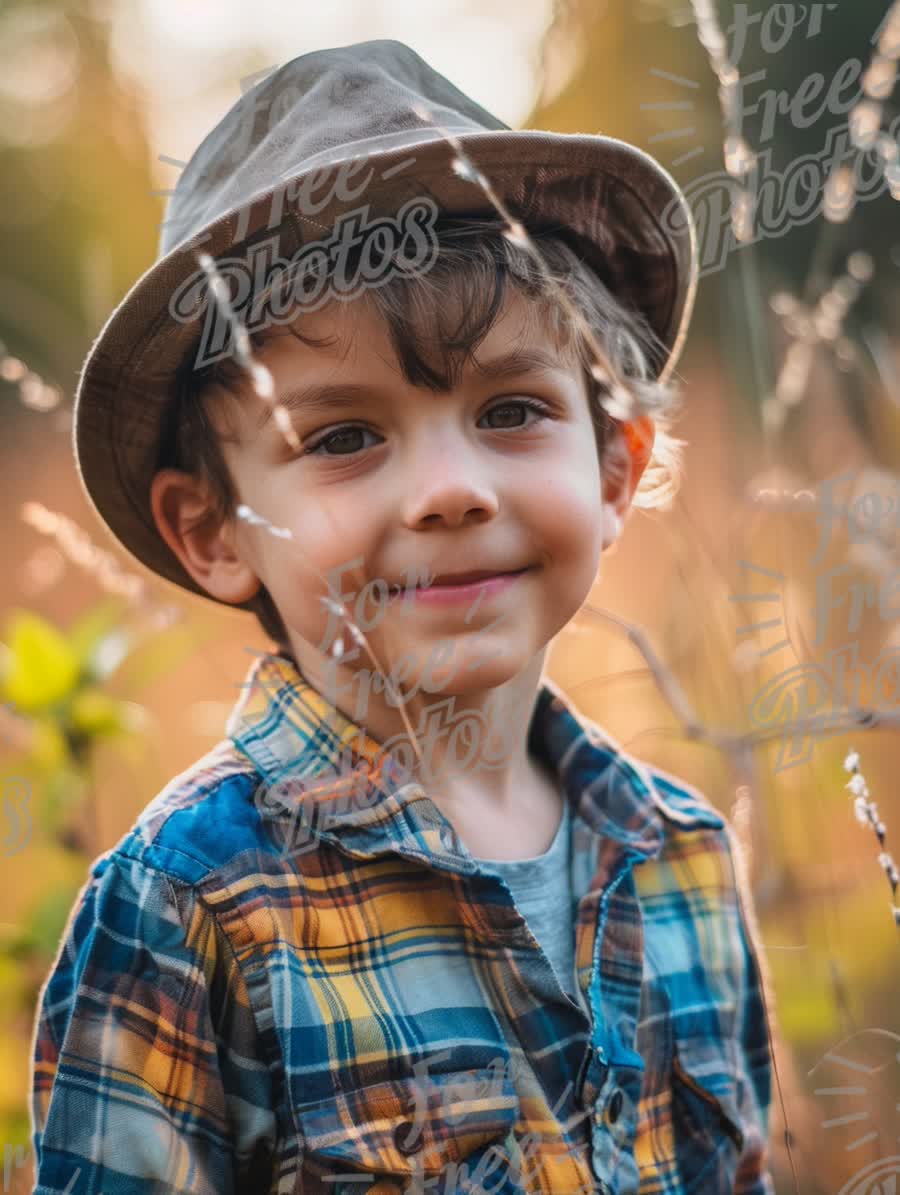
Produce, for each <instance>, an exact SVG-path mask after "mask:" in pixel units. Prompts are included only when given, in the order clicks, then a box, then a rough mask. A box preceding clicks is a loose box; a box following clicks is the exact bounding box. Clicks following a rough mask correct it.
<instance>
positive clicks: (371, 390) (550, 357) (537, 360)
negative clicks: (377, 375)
mask: <svg viewBox="0 0 900 1195" xmlns="http://www.w3.org/2000/svg"><path fill="white" fill-rule="evenodd" d="M564 368H565V362H564V361H563V360H562V359H561V357H560V355H559V354H557V353H553V352H550V351H548V350H546V349H541V348H537V347H534V346H532V347H523V348H518V349H513V350H511V351H510V352H507V353H502V354H500V355H499V356H497V357H493V358H491V360H490V361H483V362H481V363H480V364H479V363H477V362H474V361H473V362H472V364H471V366H467V370H466V372H468V373H472V372H474V373H477V374H478V376H479V377H484V378H493V379H495V380H498V379H501V378H506V377H513V376H515V375H517V374H522V373H546V372H547V371H549V370H556V371H558V370H561V369H564ZM381 393H382V390H381V389H380V388H379V387H377V386H370V385H367V384H366V383H364V382H321V383H313V384H311V385H309V386H301V387H297V388H295V389H292V390H289V391H288V392H287V393H286V394H284V395H283V396H282V397H281V398H280V399H279V400H278V401H279V402H280V404H281V405H282V406H283V407H286V408H287V409H288V411H298V410H300V409H301V408H302V409H303V410H304V411H318V410H332V411H333V410H334V409H335V408H340V407H352V406H355V405H356V404H357V403H358V402H359V401H360V399H363V398H370V397H378V396H379V395H380V394H381ZM271 418H272V407H271V405H269V404H268V403H266V404H265V405H264V406H263V410H262V412H261V414H260V418H259V420H258V422H257V425H256V430H257V432H261V431H262V430H263V428H264V427H265V426H266V424H267V423H268V422H269V421H270V420H271Z"/></svg>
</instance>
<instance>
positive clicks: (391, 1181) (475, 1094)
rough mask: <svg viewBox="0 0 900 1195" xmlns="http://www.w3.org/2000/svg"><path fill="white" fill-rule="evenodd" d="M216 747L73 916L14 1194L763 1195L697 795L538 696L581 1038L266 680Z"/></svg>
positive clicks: (544, 987)
mask: <svg viewBox="0 0 900 1195" xmlns="http://www.w3.org/2000/svg"><path fill="white" fill-rule="evenodd" d="M226 735H227V737H225V738H224V739H223V740H222V741H221V742H220V743H219V744H218V745H217V746H216V747H215V748H214V749H213V750H212V751H211V752H209V753H208V754H207V755H206V756H204V758H203V759H201V760H199V761H198V762H197V763H196V764H194V765H193V766H192V767H191V768H189V769H188V770H187V771H185V772H183V773H182V774H181V775H179V776H177V777H175V779H174V780H172V781H171V782H170V783H169V784H168V785H167V786H166V787H165V789H164V790H163V791H162V792H161V793H160V794H159V795H158V796H157V797H156V798H155V799H154V800H153V801H151V803H150V804H149V805H148V806H147V808H146V809H145V810H144V811H143V813H142V814H141V816H140V817H139V819H138V820H137V822H136V823H135V825H134V827H133V828H132V829H131V831H130V832H129V833H128V834H126V835H125V836H124V837H123V839H122V840H121V841H120V842H119V843H118V844H117V845H116V846H115V847H114V848H113V849H111V850H110V851H108V852H106V853H105V854H104V855H102V856H101V857H100V858H99V859H97V860H96V861H95V862H94V864H93V866H92V867H91V870H90V873H89V876H88V879H87V881H86V883H85V885H84V886H83V888H82V889H81V891H80V893H79V895H78V898H77V900H76V902H75V905H74V907H73V909H72V912H71V914H70V917H69V921H68V924H67V926H66V929H65V932H64V934H63V938H62V941H61V943H60V947H59V951H58V953H57V957H56V959H55V961H54V964H53V967H52V969H51V972H50V974H49V976H48V977H47V979H46V981H45V983H44V985H43V987H42V989H41V993H40V1001H39V1008H38V1011H37V1018H36V1024H35V1035H34V1053H33V1084H32V1120H33V1144H34V1150H35V1156H36V1159H37V1174H38V1177H37V1187H36V1191H37V1195H50V1193H51V1192H62V1191H67V1192H70V1195H100V1193H101V1192H102V1193H103V1195H163V1192H165V1193H166V1195H170V1193H171V1192H173V1191H174V1192H184V1193H191V1195H232V1193H237V1192H247V1193H248V1195H250V1193H252V1195H258V1193H261V1192H269V1193H271V1195H276V1193H277V1195H288V1193H289V1192H291V1193H293V1192H300V1191H302V1192H306V1193H308V1195H320V1193H324V1192H328V1193H329V1195H348V1193H349V1192H360V1191H368V1192H374V1193H375V1195H386V1193H387V1192H397V1191H406V1192H425V1191H428V1192H436V1193H439V1195H443V1193H449V1192H450V1191H453V1192H455V1193H456V1192H459V1193H461V1192H472V1193H473V1195H474V1193H475V1192H482V1191H491V1192H494V1193H496V1195H524V1193H526V1192H527V1193H528V1195H551V1193H552V1195H575V1193H580V1192H584V1193H587V1192H601V1193H606V1195H609V1193H611V1192H615V1193H617V1195H630V1193H634V1192H639V1193H640V1195H686V1193H687V1192H698V1193H699V1192H703V1193H704V1195H716V1193H720V1192H721V1193H724V1192H735V1193H737V1195H773V1192H774V1188H773V1186H772V1180H771V1177H770V1176H769V1174H768V1171H767V1159H768V1115H769V1104H770V1098H771V1091H770V1066H771V1058H770V1052H769V1045H768V1035H767V1012H766V1005H767V1003H770V1001H769V1000H768V999H767V993H768V990H769V988H768V983H769V981H768V977H767V974H766V971H765V968H764V963H763V960H762V958H761V953H760V947H759V939H758V931H757V928H756V922H755V915H754V911H753V908H752V904H751V902H750V896H749V891H748V889H747V884H746V880H745V878H744V877H743V869H742V865H741V860H740V853H739V850H738V846H737V842H736V840H735V839H734V836H733V833H732V831H731V829H730V827H729V825H728V824H727V822H726V821H725V819H724V818H723V817H722V816H721V815H720V814H719V813H718V812H717V811H716V810H715V809H714V807H713V806H712V805H711V804H710V803H709V802H708V800H707V799H706V798H705V797H704V796H703V795H702V794H700V793H699V792H697V791H696V790H694V789H693V788H691V787H690V786H689V785H687V784H685V783H684V782H683V781H681V780H678V779H677V778H675V777H673V776H670V775H668V774H667V773H665V772H662V771H661V770H659V769H656V768H652V767H650V766H648V765H646V764H642V763H640V762H639V761H637V760H633V759H631V758H630V757H628V756H627V755H626V754H625V753H624V752H623V751H622V750H621V749H620V748H619V747H618V746H617V745H616V744H615V743H614V741H613V740H611V739H610V737H609V736H608V735H607V734H606V733H605V732H603V731H602V730H601V729H600V728H599V727H598V726H596V725H595V724H594V723H592V722H590V721H588V720H587V719H586V718H584V717H583V716H582V715H581V714H580V713H578V711H577V710H576V709H575V708H574V706H573V705H572V704H571V703H570V702H569V701H568V700H567V699H566V698H565V696H564V695H563V694H562V692H561V691H560V690H559V689H558V688H557V687H556V686H555V685H553V684H552V683H550V682H547V681H544V682H543V683H542V684H541V687H540V689H539V691H538V694H537V699H536V703H535V707H534V711H533V715H532V721H531V724H530V727H529V747H530V749H531V750H533V751H534V752H535V753H536V754H538V755H539V756H540V757H542V758H543V759H544V760H545V761H546V762H547V764H548V765H549V766H550V768H552V770H553V772H554V773H555V775H556V776H557V777H558V781H559V784H560V786H561V789H562V791H563V793H564V794H565V798H566V800H567V801H568V802H569V805H570V809H571V813H572V823H573V824H572V828H573V892H574V902H575V903H574V907H573V932H574V935H575V957H576V971H577V978H578V983H579V985H580V988H581V991H582V993H583V994H584V996H585V999H586V1002H587V1004H588V1006H589V1009H590V1015H589V1016H588V1015H587V1014H586V1013H585V1011H584V1010H583V1009H582V1008H581V1007H580V1006H579V1005H578V1003H577V1002H576V1001H575V1000H574V999H573V998H572V997H571V996H570V995H569V994H568V993H566V992H565V991H564V990H563V989H562V988H561V987H560V986H559V983H558V981H557V978H556V975H555V973H554V971H553V968H552V967H551V965H550V963H549V961H548V960H547V958H546V957H545V955H544V953H543V951H542V950H541V948H540V945H539V944H538V942H537V941H536V939H535V938H534V936H533V935H532V934H531V932H530V930H529V928H528V925H527V924H526V922H525V921H524V919H523V918H522V916H521V914H520V913H519V911H518V910H517V909H516V907H515V904H514V902H513V899H512V896H511V894H510V892H509V889H508V887H507V886H506V884H505V883H504V882H503V880H502V879H501V878H500V877H499V876H498V875H497V874H495V873H492V872H490V871H489V870H488V869H486V868H481V867H479V865H478V863H477V862H476V861H475V860H474V859H473V857H472V856H471V854H470V853H469V852H468V851H467V850H466V848H465V846H464V844H463V843H462V842H461V840H460V839H459V837H458V836H457V835H456V833H455V832H454V830H453V827H452V826H451V825H450V823H449V821H448V820H447V819H446V818H445V817H444V816H443V815H442V814H441V812H440V811H439V810H438V808H437V807H436V805H435V804H434V803H433V802H432V801H431V800H430V799H429V798H428V796H427V794H426V792H425V791H424V790H423V789H422V788H421V787H420V786H419V785H416V784H412V783H407V782H405V781H406V778H404V777H403V776H401V774H400V769H399V768H398V767H397V766H396V763H395V761H394V760H393V758H392V756H391V755H390V754H389V753H382V754H379V745H378V744H377V743H376V742H374V741H373V740H372V739H370V738H369V737H368V736H367V735H366V734H365V731H364V730H363V729H361V728H360V727H359V726H356V725H355V724H354V723H353V722H351V721H350V720H349V719H348V718H346V717H345V716H344V715H343V714H342V713H340V712H339V711H338V710H336V709H335V708H334V707H333V706H332V705H330V704H329V702H328V701H327V700H326V699H325V698H324V697H323V696H322V695H321V694H320V693H318V692H317V691H316V690H315V689H314V688H312V687H311V686H310V685H309V684H307V683H306V681H305V680H304V678H303V677H302V676H301V675H300V673H299V672H298V670H297V669H296V667H295V666H294V664H293V663H292V661H290V660H289V659H287V658H286V657H284V656H280V655H274V654H265V655H263V656H261V657H260V658H258V659H256V660H254V662H253V664H252V666H251V668H250V670H249V673H248V680H247V685H246V687H245V690H244V692H243V693H242V695H241V697H240V699H239V700H238V702H237V704H236V706H235V708H234V711H233V713H232V715H231V717H230V719H229V722H228V725H227V727H226ZM336 761H340V765H341V766H339V767H338V766H336ZM350 764H352V765H353V766H354V769H355V770H354V771H353V772H352V773H351V772H349V771H348V765H350ZM301 798H302V800H301Z"/></svg>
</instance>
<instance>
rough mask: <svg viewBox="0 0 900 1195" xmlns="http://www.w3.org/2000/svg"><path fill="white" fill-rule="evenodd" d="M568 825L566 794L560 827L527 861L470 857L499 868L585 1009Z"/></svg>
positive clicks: (568, 988)
mask: <svg viewBox="0 0 900 1195" xmlns="http://www.w3.org/2000/svg"><path fill="white" fill-rule="evenodd" d="M571 827H572V815H571V813H570V810H569V802H568V800H567V799H565V798H564V799H563V815H562V819H561V820H560V823H559V828H558V829H557V831H556V835H555V837H554V839H553V841H552V842H551V843H550V845H549V847H548V848H547V850H546V851H544V853H543V855H533V856H532V857H531V858H530V859H485V858H482V857H481V856H474V857H475V858H476V860H477V861H478V862H479V863H486V864H487V865H488V866H489V867H490V869H491V871H496V872H498V873H499V875H500V876H501V877H502V878H503V879H504V880H505V881H506V883H507V884H508V885H509V889H510V891H511V892H512V895H513V900H514V901H515V902H516V908H517V909H518V910H519V912H520V913H521V914H522V916H523V917H524V918H525V920H526V921H527V922H528V928H529V929H530V930H531V932H532V933H533V934H534V936H535V937H536V938H537V940H538V942H539V943H540V944H541V948H542V949H543V951H544V954H546V956H547V958H548V959H549V960H550V962H551V964H552V966H553V970H554V971H555V972H556V977H557V979H559V981H560V986H561V987H562V988H563V990H564V991H566V992H568V993H569V994H570V995H572V996H574V997H575V998H576V1000H577V1001H578V1002H579V1004H580V1005H581V1006H582V1008H584V1007H585V1004H584V997H583V996H582V993H581V989H580V988H579V986H578V983H577V980H576V976H575V920H574V913H575V910H574V902H573V897H572V864H571V859H572V828H571ZM585 1011H587V1009H585Z"/></svg>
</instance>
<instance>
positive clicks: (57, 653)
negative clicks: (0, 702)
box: [2, 610, 79, 713]
mask: <svg viewBox="0 0 900 1195" xmlns="http://www.w3.org/2000/svg"><path fill="white" fill-rule="evenodd" d="M9 627H10V629H9V633H8V634H9V642H8V647H9V653H10V654H9V658H8V661H7V669H6V672H5V675H4V677H3V681H2V690H3V698H4V699H5V700H6V701H12V702H14V703H15V705H16V706H17V707H18V709H19V710H21V711H22V712H23V713H36V712H38V711H39V710H44V709H46V708H47V707H48V706H51V705H53V704H55V703H56V702H58V701H60V700H62V699H63V698H64V697H66V696H67V695H68V694H69V693H70V692H71V691H72V689H73V688H74V686H75V684H76V682H77V680H78V673H79V663H78V657H77V656H76V655H75V653H74V652H73V651H72V649H71V647H70V646H69V644H68V643H67V642H66V638H65V636H64V635H63V634H62V633H61V632H60V631H59V630H58V629H57V628H56V627H55V626H53V625H52V624H51V623H49V622H47V621H46V620H45V619H43V618H41V617H40V616H39V615H37V614H34V613H33V612H32V611H30V610H18V611H16V612H15V613H14V614H13V616H12V618H11V619H10V624H9Z"/></svg>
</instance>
